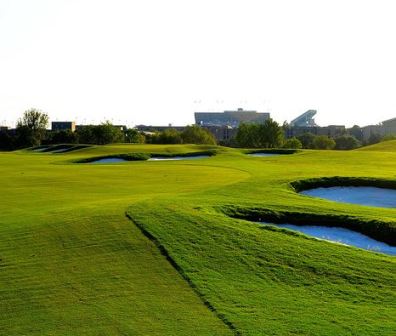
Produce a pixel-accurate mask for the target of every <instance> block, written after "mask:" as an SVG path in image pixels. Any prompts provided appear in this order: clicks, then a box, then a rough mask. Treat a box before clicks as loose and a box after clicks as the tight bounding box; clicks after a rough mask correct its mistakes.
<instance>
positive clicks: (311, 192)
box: [301, 187, 396, 208]
mask: <svg viewBox="0 0 396 336" xmlns="http://www.w3.org/2000/svg"><path fill="white" fill-rule="evenodd" d="M301 194H304V195H308V196H313V197H320V198H324V199H328V200H331V201H336V202H342V203H352V204H359V205H368V206H375V207H382V208H396V190H395V189H385V188H377V187H330V188H315V189H308V190H304V191H302V192H301Z"/></svg>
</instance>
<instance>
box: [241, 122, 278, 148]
mask: <svg viewBox="0 0 396 336" xmlns="http://www.w3.org/2000/svg"><path fill="white" fill-rule="evenodd" d="M235 139H236V141H237V143H238V146H240V147H246V148H259V147H265V148H276V147H281V145H282V142H283V129H282V127H280V126H279V124H278V123H277V122H276V121H274V120H272V119H267V120H266V121H265V122H264V124H241V125H240V126H239V128H238V132H237V134H236V137H235Z"/></svg>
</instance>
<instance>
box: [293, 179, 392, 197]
mask: <svg viewBox="0 0 396 336" xmlns="http://www.w3.org/2000/svg"><path fill="white" fill-rule="evenodd" d="M290 186H291V188H293V189H294V191H296V192H298V193H299V192H302V191H305V190H310V189H315V188H331V187H376V188H383V189H396V180H389V179H381V178H373V177H349V176H331V177H318V178H308V179H302V180H297V181H293V182H291V183H290Z"/></svg>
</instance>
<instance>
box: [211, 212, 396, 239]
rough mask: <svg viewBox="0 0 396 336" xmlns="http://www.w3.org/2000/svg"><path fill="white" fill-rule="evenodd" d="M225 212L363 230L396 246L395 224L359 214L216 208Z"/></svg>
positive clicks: (248, 217) (255, 218) (250, 218)
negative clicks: (362, 216)
mask: <svg viewBox="0 0 396 336" xmlns="http://www.w3.org/2000/svg"><path fill="white" fill-rule="evenodd" d="M216 208H217V210H219V211H220V212H222V213H224V214H225V215H227V216H229V217H231V218H236V219H243V220H248V221H250V222H267V223H274V224H284V223H289V224H294V225H300V226H302V225H315V226H325V227H340V228H345V229H349V230H352V231H355V232H359V233H362V234H364V235H366V236H368V237H370V238H373V239H375V240H378V241H380V242H383V243H387V244H389V245H391V246H396V223H395V222H385V221H379V220H374V219H373V220H367V219H364V218H360V217H355V216H348V215H334V214H316V213H309V212H292V211H275V210H270V209H264V208H257V207H238V206H234V205H225V206H221V207H216Z"/></svg>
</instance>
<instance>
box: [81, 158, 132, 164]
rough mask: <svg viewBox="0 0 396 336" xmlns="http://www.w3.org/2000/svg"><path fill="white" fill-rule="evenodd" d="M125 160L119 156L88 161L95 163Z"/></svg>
mask: <svg viewBox="0 0 396 336" xmlns="http://www.w3.org/2000/svg"><path fill="white" fill-rule="evenodd" d="M126 161H127V160H124V159H121V158H104V159H99V160H96V161H92V162H89V163H91V164H96V163H119V162H126Z"/></svg>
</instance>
